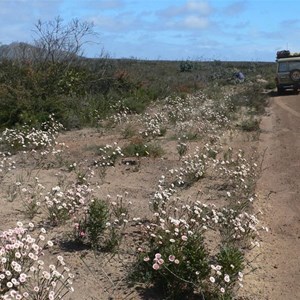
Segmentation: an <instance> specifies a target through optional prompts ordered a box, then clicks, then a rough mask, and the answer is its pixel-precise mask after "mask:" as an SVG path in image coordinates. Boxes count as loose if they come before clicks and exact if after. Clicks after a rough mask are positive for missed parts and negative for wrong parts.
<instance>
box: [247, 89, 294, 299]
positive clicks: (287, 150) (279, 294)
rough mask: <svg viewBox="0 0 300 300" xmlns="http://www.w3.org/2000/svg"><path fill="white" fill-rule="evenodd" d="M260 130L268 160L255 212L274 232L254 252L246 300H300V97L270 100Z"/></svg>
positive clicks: (263, 166) (261, 140) (260, 183)
mask: <svg viewBox="0 0 300 300" xmlns="http://www.w3.org/2000/svg"><path fill="white" fill-rule="evenodd" d="M261 130H262V133H261V136H260V142H259V148H260V153H262V154H263V153H264V158H263V163H262V174H261V178H260V179H259V181H258V185H257V194H258V195H259V200H258V201H257V203H256V209H257V210H261V211H262V212H263V215H262V216H261V217H260V219H261V220H262V221H263V223H264V224H265V225H266V226H267V227H269V229H270V231H269V233H267V234H264V237H263V243H262V247H261V248H260V249H258V250H256V251H254V252H255V255H259V256H258V257H257V258H256V259H255V261H254V262H253V266H254V267H257V268H258V269H257V270H256V271H255V272H254V273H253V274H252V275H249V278H248V279H249V281H248V284H246V285H245V290H244V292H243V293H244V294H245V295H247V296H248V297H249V298H248V297H247V299H255V300H265V299H269V300H279V299H280V300H299V299H300V95H285V96H283V97H277V96H274V97H271V99H270V106H269V107H268V109H267V115H266V116H264V117H263V120H262V123H261ZM252 258H254V256H253V257H252Z"/></svg>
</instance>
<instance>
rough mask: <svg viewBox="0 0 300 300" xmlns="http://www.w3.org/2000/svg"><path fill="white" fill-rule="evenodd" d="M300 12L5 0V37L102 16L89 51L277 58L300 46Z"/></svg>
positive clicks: (284, 5) (219, 4)
mask: <svg viewBox="0 0 300 300" xmlns="http://www.w3.org/2000/svg"><path fill="white" fill-rule="evenodd" d="M299 13H300V7H299V0H237V1H234V0H59V1H57V0H0V28H1V30H0V43H1V44H9V43H11V42H15V41H18V42H32V40H33V38H34V33H33V29H34V24H36V23H37V21H38V20H39V19H41V20H42V21H48V20H53V19H54V18H55V17H57V16H60V17H61V18H62V19H63V20H64V21H65V22H68V21H69V20H71V19H72V18H78V19H80V20H81V21H89V22H93V23H94V30H95V31H96V32H98V33H99V35H98V37H97V39H95V40H94V42H95V43H92V44H89V45H86V46H85V54H86V56H89V57H99V55H100V53H101V50H103V49H104V51H105V52H107V53H108V55H109V56H110V57H113V58H124V57H126V58H132V57H133V58H140V59H170V60H182V59H183V60H185V59H197V60H238V61H274V60H275V53H276V51H277V50H281V49H286V48H288V49H289V50H290V51H291V52H300V15H299Z"/></svg>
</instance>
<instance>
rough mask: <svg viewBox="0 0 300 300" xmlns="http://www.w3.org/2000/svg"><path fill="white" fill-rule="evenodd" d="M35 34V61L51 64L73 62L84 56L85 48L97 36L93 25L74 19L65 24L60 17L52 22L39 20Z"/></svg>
mask: <svg viewBox="0 0 300 300" xmlns="http://www.w3.org/2000/svg"><path fill="white" fill-rule="evenodd" d="M34 33H35V34H36V35H37V38H36V39H35V40H34V42H35V46H36V56H37V57H35V60H36V61H40V62H51V63H56V62H68V63H71V62H73V61H74V60H76V59H77V58H78V57H79V56H83V54H84V49H83V46H84V45H85V44H86V43H89V42H91V41H90V40H89V38H91V37H95V36H97V33H96V32H95V31H94V24H93V23H90V22H86V21H84V22H82V21H80V20H78V19H72V20H71V21H70V22H69V23H67V24H65V23H64V22H63V19H62V18H60V17H59V16H58V17H56V18H55V19H54V20H52V21H46V22H42V21H41V20H39V21H38V22H37V24H35V30H34Z"/></svg>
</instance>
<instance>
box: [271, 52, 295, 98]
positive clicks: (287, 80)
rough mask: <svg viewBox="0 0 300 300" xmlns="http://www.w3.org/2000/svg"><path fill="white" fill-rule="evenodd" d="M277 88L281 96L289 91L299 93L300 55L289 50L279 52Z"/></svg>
mask: <svg viewBox="0 0 300 300" xmlns="http://www.w3.org/2000/svg"><path fill="white" fill-rule="evenodd" d="M276 62H277V71H276V78H275V81H276V87H277V92H278V94H279V95H281V94H284V92H285V91H287V90H292V91H294V92H296V93H297V92H298V90H299V89H300V54H299V53H295V54H291V53H290V51H288V50H283V51H278V52H277V59H276Z"/></svg>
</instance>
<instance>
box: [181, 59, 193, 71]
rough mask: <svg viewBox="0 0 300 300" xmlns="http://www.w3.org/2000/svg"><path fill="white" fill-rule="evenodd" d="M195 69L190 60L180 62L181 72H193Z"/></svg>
mask: <svg viewBox="0 0 300 300" xmlns="http://www.w3.org/2000/svg"><path fill="white" fill-rule="evenodd" d="M192 69H193V63H192V62H191V61H189V60H186V61H182V62H180V65H179V70H180V72H191V71H192Z"/></svg>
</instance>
